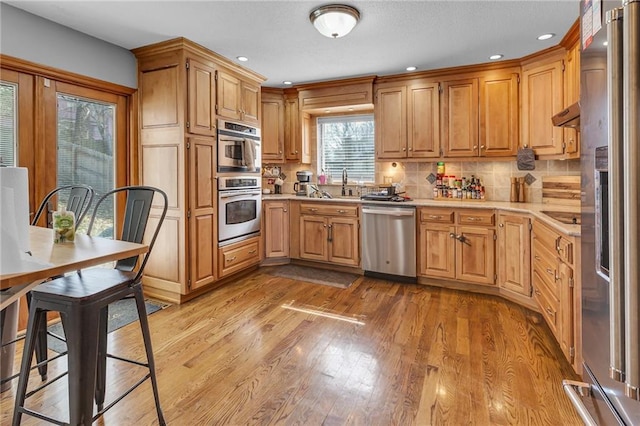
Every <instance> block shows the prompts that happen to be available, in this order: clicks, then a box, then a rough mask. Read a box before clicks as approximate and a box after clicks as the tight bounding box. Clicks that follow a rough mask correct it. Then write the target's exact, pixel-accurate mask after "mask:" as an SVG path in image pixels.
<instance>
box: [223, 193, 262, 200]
mask: <svg viewBox="0 0 640 426" xmlns="http://www.w3.org/2000/svg"><path fill="white" fill-rule="evenodd" d="M259 195H260V193H255V192H253V193H252V192H243V193H240V194H238V193H237V192H234V193H232V194H220V198H221V199H222V198H235V197H257V196H259Z"/></svg>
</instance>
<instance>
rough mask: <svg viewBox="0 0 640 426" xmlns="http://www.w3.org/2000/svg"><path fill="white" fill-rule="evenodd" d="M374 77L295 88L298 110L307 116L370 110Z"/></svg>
mask: <svg viewBox="0 0 640 426" xmlns="http://www.w3.org/2000/svg"><path fill="white" fill-rule="evenodd" d="M374 78H375V77H374V76H369V77H361V78H350V79H345V80H339V81H326V82H322V83H314V84H309V85H303V86H297V89H298V97H299V103H300V104H299V105H300V106H299V107H300V110H301V111H303V112H306V113H309V114H320V113H325V111H326V110H327V109H331V110H332V112H335V111H354V110H371V109H372V108H373V79H374Z"/></svg>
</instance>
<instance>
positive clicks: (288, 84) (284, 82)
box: [282, 80, 293, 86]
mask: <svg viewBox="0 0 640 426" xmlns="http://www.w3.org/2000/svg"><path fill="white" fill-rule="evenodd" d="M282 84H286V85H287V86H290V85H292V84H293V82H292V81H286V80H285V81H283V82H282Z"/></svg>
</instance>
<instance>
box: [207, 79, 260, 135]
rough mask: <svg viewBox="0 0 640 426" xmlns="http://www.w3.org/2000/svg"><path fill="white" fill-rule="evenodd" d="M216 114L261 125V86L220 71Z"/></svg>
mask: <svg viewBox="0 0 640 426" xmlns="http://www.w3.org/2000/svg"><path fill="white" fill-rule="evenodd" d="M216 79H217V83H218V84H217V101H218V102H217V104H216V113H217V114H218V115H219V116H221V117H224V118H228V119H230V120H236V121H244V122H246V123H250V124H260V109H261V108H260V106H261V105H260V85H259V84H255V83H253V82H249V81H246V80H243V79H241V78H240V77H238V76H236V75H235V74H233V73H230V72H227V71H224V70H218V71H217V72H216Z"/></svg>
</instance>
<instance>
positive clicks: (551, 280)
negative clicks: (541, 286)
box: [532, 240, 560, 298]
mask: <svg viewBox="0 0 640 426" xmlns="http://www.w3.org/2000/svg"><path fill="white" fill-rule="evenodd" d="M532 263H533V271H534V272H537V273H538V276H539V277H540V279H541V280H543V281H544V283H545V284H546V286H547V287H548V288H549V291H550V292H551V293H552V294H553V295H554V296H555V297H556V298H558V296H559V295H560V292H559V288H558V287H559V286H558V280H557V278H558V261H557V259H556V258H555V257H554V256H553V255H552V254H551V253H549V251H548V250H546V249H545V248H544V247H542V245H541V243H540V241H538V240H534V241H533V262H532Z"/></svg>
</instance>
